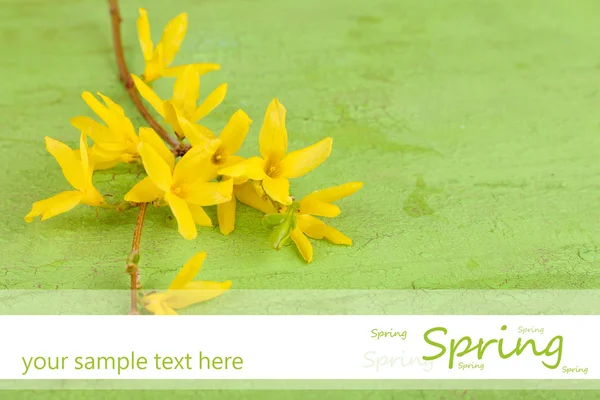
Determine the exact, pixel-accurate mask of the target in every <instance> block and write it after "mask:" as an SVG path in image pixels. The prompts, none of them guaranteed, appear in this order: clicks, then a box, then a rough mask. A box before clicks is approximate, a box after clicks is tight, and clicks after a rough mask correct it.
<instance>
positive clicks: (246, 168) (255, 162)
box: [219, 157, 267, 181]
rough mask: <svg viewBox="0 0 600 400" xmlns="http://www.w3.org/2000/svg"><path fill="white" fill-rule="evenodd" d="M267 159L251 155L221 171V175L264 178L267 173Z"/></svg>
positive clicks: (255, 178)
mask: <svg viewBox="0 0 600 400" xmlns="http://www.w3.org/2000/svg"><path fill="white" fill-rule="evenodd" d="M264 166H265V161H264V160H263V159H262V158H260V157H250V158H249V159H247V160H244V161H241V162H239V163H237V164H234V165H232V166H230V167H226V168H223V169H221V170H220V171H219V174H220V175H225V176H231V177H234V178H237V177H247V178H250V179H254V180H258V181H260V180H262V179H263V178H265V177H266V176H267V175H266V174H265V171H264Z"/></svg>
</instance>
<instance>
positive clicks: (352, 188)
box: [290, 182, 363, 262]
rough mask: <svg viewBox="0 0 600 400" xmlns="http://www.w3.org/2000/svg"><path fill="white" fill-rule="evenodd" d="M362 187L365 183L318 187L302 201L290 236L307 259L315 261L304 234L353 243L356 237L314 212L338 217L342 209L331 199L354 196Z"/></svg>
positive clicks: (340, 242)
mask: <svg viewBox="0 0 600 400" xmlns="http://www.w3.org/2000/svg"><path fill="white" fill-rule="evenodd" d="M362 186H363V184H362V182H350V183H345V184H343V185H340V186H334V187H330V188H327V189H322V190H317V191H315V192H312V193H311V194H309V195H307V196H305V197H304V198H303V199H302V200H300V201H299V205H300V208H299V209H298V211H297V213H296V219H297V223H296V227H295V228H294V230H292V232H291V234H290V237H291V238H292V240H293V241H294V243H295V244H296V247H298V250H299V251H300V254H301V255H302V257H303V258H304V259H305V260H306V262H311V261H312V257H313V249H312V245H311V244H310V242H309V241H308V239H307V238H306V236H304V235H305V234H306V235H307V236H309V237H311V238H313V239H327V240H329V241H330V242H331V243H334V244H345V245H348V246H351V245H352V239H350V238H349V237H348V236H346V235H344V234H343V233H341V232H340V231H338V230H337V229H334V228H332V227H330V226H329V225H327V224H325V223H324V222H323V221H321V220H320V219H318V218H315V217H313V215H317V216H321V217H329V218H333V217H336V216H338V215H339V214H340V212H341V211H340V209H339V207H338V206H336V205H334V204H331V202H333V201H336V200H339V199H341V198H343V197H346V196H350V195H351V194H353V193H355V192H356V191H358V190H359V189H360V188H361V187H362Z"/></svg>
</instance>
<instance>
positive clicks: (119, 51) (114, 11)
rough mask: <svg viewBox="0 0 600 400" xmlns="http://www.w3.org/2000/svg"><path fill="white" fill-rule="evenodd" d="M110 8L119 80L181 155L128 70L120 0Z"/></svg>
mask: <svg viewBox="0 0 600 400" xmlns="http://www.w3.org/2000/svg"><path fill="white" fill-rule="evenodd" d="M108 4H109V6H110V16H111V21H112V35H113V44H114V48H115V56H116V58H117V66H118V67H119V79H121V82H123V85H124V86H125V89H126V90H127V93H129V97H130V98H131V101H133V104H134V105H135V107H136V108H137V109H138V111H139V112H140V114H142V116H143V117H144V119H145V120H146V121H147V122H148V124H150V126H151V127H152V129H154V130H155V131H156V133H158V134H159V135H160V137H162V138H163V140H164V141H165V142H167V143H168V144H169V146H171V148H172V149H173V153H175V155H180V154H181V153H182V152H184V148H183V146H182V145H181V143H179V142H178V141H177V139H175V138H174V137H173V136H171V135H169V134H168V133H167V131H165V129H164V128H163V127H162V126H160V125H159V124H158V122H156V120H155V119H154V118H153V117H152V115H151V114H150V113H149V112H148V109H147V108H146V106H144V103H142V100H141V99H140V96H139V94H138V91H137V89H136V87H135V84H134V83H133V79H132V78H131V75H130V74H129V70H128V69H127V63H126V62H125V55H124V54H123V43H122V42H121V15H120V13H119V2H118V0H108Z"/></svg>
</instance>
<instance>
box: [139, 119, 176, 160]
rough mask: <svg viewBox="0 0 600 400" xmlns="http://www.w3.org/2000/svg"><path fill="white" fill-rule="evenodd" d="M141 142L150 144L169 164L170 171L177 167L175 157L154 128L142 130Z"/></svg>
mask: <svg viewBox="0 0 600 400" xmlns="http://www.w3.org/2000/svg"><path fill="white" fill-rule="evenodd" d="M139 135H140V140H141V141H142V142H144V143H148V144H149V145H150V146H152V148H153V149H154V150H155V151H156V152H157V153H158V155H159V156H160V157H161V158H162V159H163V160H164V161H165V162H166V163H167V165H168V166H169V168H170V169H173V167H174V166H175V156H174V155H173V153H172V152H171V150H169V149H168V148H167V145H166V144H165V142H163V140H162V139H161V138H160V136H158V134H157V133H156V132H155V131H154V129H152V128H140V133H139Z"/></svg>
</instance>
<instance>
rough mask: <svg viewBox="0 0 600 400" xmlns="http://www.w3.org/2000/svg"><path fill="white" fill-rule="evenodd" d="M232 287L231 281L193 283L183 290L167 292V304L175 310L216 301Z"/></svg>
mask: <svg viewBox="0 0 600 400" xmlns="http://www.w3.org/2000/svg"><path fill="white" fill-rule="evenodd" d="M230 287H231V281H225V282H212V281H193V282H190V283H188V284H187V285H186V286H185V287H184V288H183V290H175V291H170V292H167V303H168V304H169V306H171V307H173V308H175V309H181V308H184V307H188V306H191V305H192V304H198V303H202V302H204V301H208V300H211V299H214V298H215V297H217V296H220V295H221V294H223V293H225V292H226V291H227V290H228V289H229V288H230Z"/></svg>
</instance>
